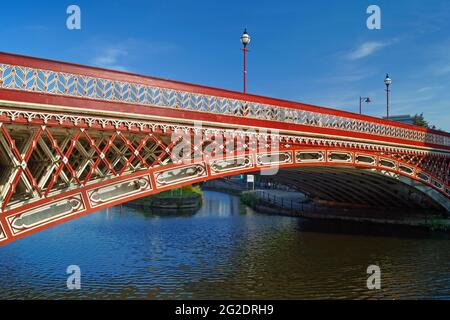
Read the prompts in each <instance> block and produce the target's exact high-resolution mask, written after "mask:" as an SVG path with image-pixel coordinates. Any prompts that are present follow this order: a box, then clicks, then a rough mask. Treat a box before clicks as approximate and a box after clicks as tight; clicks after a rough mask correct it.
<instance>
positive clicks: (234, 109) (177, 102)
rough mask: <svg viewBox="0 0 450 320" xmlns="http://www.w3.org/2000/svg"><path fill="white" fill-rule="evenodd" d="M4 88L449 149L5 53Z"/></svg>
mask: <svg viewBox="0 0 450 320" xmlns="http://www.w3.org/2000/svg"><path fill="white" fill-rule="evenodd" d="M0 89H6V90H14V91H25V92H28V93H38V94H45V95H52V96H60V97H70V98H81V99H89V100H94V101H102V102H112V103H124V104H133V105H140V106H146V107H159V108H168V109H177V110H185V111H193V112H201V113H208V114H215V115H220V116H223V115H225V116H235V117H245V118H249V119H256V120H265V121H276V122H282V123H288V124H294V125H302V126H307V127H311V128H319V129H336V130H342V131H345V132H348V133H352V134H354V135H358V134H366V135H373V136H381V137H386V138H395V139H400V140H406V141H411V142H419V143H422V144H424V145H430V146H432V147H440V148H442V147H443V148H444V149H450V134H449V133H446V132H440V131H433V130H428V129H425V128H420V127H416V126H410V125H406V124H402V123H396V122H393V121H385V120H382V119H378V118H374V117H369V116H361V115H357V114H353V113H349V112H343V111H338V110H334V109H329V108H322V107H316V106H311V105H306V104H301V103H294V102H290V101H284V100H278V99H271V98H266V97H259V96H254V95H247V94H246V95H244V94H241V93H238V92H232V91H227V90H221V89H214V88H209V87H203V86H198V85H192V84H186V83H180V82H176V81H169V80H164V79H156V78H150V77H144V76H137V75H133V74H129V73H124V72H116V71H110V70H104V69H98V68H91V67H84V66H79V65H74V64H67V63H61V62H55V61H50V60H42V59H36V58H29V57H23V56H17V55H11V54H5V53H0ZM194 120H195V119H194Z"/></svg>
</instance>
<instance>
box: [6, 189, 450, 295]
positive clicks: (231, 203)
mask: <svg viewBox="0 0 450 320" xmlns="http://www.w3.org/2000/svg"><path fill="white" fill-rule="evenodd" d="M344 227H345V226H344ZM344 227H343V226H336V225H331V224H324V223H319V225H318V223H317V222H314V223H311V222H308V221H305V220H302V219H297V218H290V217H279V216H267V215H260V214H256V213H253V212H252V211H251V210H249V209H246V208H242V207H240V206H239V200H238V199H237V198H236V197H232V196H229V195H225V194H221V193H214V192H206V193H205V202H204V206H203V207H202V209H201V210H200V211H199V212H198V213H196V214H195V215H185V216H179V215H164V216H156V215H149V214H146V213H145V212H143V211H141V210H139V209H131V208H127V207H122V208H120V207H115V208H112V209H109V210H104V211H100V212H97V213H94V214H91V215H88V216H85V217H82V218H79V219H76V220H74V221H71V222H68V223H66V224H62V225H59V226H57V227H54V228H52V229H49V230H46V231H43V232H41V233H37V234H35V235H32V236H29V237H27V238H24V239H22V240H19V241H17V242H14V243H11V244H9V245H7V246H4V247H0V298H13V299H21V298H33V299H43V298H50V299H54V298H57V299H64V298H89V299H91V298H102V299H105V298H106V299H111V298H114V299H117V298H129V299H142V298H144V299H164V298H194V299H195V298H199V299H227V298H228V299H231V298H244V299H246V298H257V299H258V298H274V299H281V298H287V299H299V298H307V299H316V298H350V299H370V298H384V299H405V298H437V299H450V240H449V238H448V237H445V236H442V237H430V236H429V235H408V236H405V235H402V236H398V235H397V231H392V232H391V233H390V234H386V232H384V233H383V235H380V234H379V232H378V231H375V232H374V231H373V230H361V229H360V228H361V226H357V227H351V228H348V227H345V228H344ZM343 228H344V229H343ZM367 233H369V234H371V235H362V234H367ZM371 264H377V265H379V266H380V267H381V271H382V290H379V291H369V290H368V289H367V287H366V280H367V274H366V268H367V266H369V265H371ZM69 265H78V266H80V268H81V272H82V283H81V285H82V288H81V290H76V291H70V290H68V289H67V287H66V280H67V274H66V268H67V266H69Z"/></svg>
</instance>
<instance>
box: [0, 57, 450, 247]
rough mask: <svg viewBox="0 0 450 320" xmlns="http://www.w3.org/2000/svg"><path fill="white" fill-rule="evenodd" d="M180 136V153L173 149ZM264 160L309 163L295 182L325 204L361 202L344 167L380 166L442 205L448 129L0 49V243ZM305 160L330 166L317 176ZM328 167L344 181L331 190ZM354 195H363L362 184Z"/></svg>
mask: <svg viewBox="0 0 450 320" xmlns="http://www.w3.org/2000/svg"><path fill="white" fill-rule="evenodd" d="M197 122H200V123H201V125H200V126H196V123H197ZM180 133H181V135H180ZM177 135H180V136H182V137H187V139H184V138H180V139H178V138H177ZM174 136H175V139H174ZM197 138H199V139H197ZM238 141H239V143H237V142H238ZM181 143H185V146H187V149H188V152H187V157H186V156H183V157H180V156H179V155H178V151H177V150H178V147H179V146H180V144H181ZM230 145H234V148H230ZM182 149H183V148H182ZM207 149H211V150H212V152H211V154H210V155H209V152H206V150H207ZM199 154H200V157H198V155H199ZM273 166H276V167H278V168H279V169H280V170H282V172H281V173H283V172H285V171H283V170H294V169H293V168H301V169H302V172H303V175H305V173H304V172H305V171H307V170H309V171H310V172H312V173H311V174H310V175H312V176H314V175H316V177H313V178H308V179H303V180H304V181H303V188H304V189H305V192H309V193H311V194H316V195H317V194H319V193H320V195H321V197H324V198H326V197H329V198H330V199H334V200H340V201H353V202H356V201H357V200H358V199H357V198H356V197H355V196H351V195H349V194H352V193H354V192H355V187H354V182H355V181H356V182H358V181H359V180H355V178H354V177H353V178H352V177H349V175H351V174H350V173H348V172H349V171H348V170H350V168H359V169H360V170H362V171H363V172H364V178H365V179H367V180H365V181H366V183H369V182H370V181H372V180H373V181H378V180H379V177H378V176H375V175H372V174H371V172H372V173H373V172H379V173H383V174H385V175H390V176H391V177H394V178H396V179H399V178H401V179H405V181H403V180H402V181H401V182H403V183H406V181H409V182H408V184H410V185H412V187H417V188H420V189H421V190H422V191H423V192H425V193H427V194H429V195H430V196H434V195H439V196H437V197H440V199H441V200H442V203H444V204H446V207H447V208H448V203H449V201H450V200H449V199H450V187H449V176H450V134H449V133H446V132H439V131H433V130H428V129H424V128H418V127H414V126H409V125H405V124H399V123H395V122H392V121H386V120H382V119H377V118H373V117H368V116H362V115H356V114H352V113H348V112H343V111H338V110H333V109H330V108H322V107H317V106H312V105H306V104H301V103H295V102H290V101H284V100H280V99H272V98H268V97H260V96H254V95H247V94H245V95H244V94H241V93H237V92H232V91H227V90H221V89H215V88H209V87H204V86H198V85H192V84H186V83H180V82H175V81H169V80H163V79H156V78H151V77H144V76H139V75H133V74H128V73H122V72H115V71H111V70H103V69H98V68H91V67H85V66H79V65H73V64H67V63H61V62H55V61H50V60H43V59H36V58H29V57H22V56H17V55H9V54H4V53H0V244H5V243H8V242H10V241H13V240H15V239H18V238H21V237H23V236H26V235H28V234H31V233H33V232H37V231H39V230H42V229H45V228H47V227H50V226H52V225H55V224H57V223H61V222H64V221H67V220H70V219H73V218H75V217H78V216H81V215H84V214H87V213H90V212H93V211H97V210H100V209H102V208H106V207H110V206H113V205H117V204H120V203H123V202H125V201H129V200H133V199H135V198H138V197H142V196H146V195H150V194H153V193H157V192H160V191H164V190H167V189H171V188H175V187H179V186H183V185H186V184H191V183H196V182H200V181H205V180H209V179H216V178H219V177H224V176H228V175H233V174H239V173H249V172H257V171H260V170H267V169H269V168H271V167H273ZM290 168H292V169H290ZM311 168H320V170H319V171H320V172H322V173H324V172H325V171H327V170H331V172H330V173H328V176H327V177H328V178H327V177H324V178H320V177H319V176H318V175H317V172H319V171H315V172H314V171H313V170H315V169H311ZM330 168H331V169H330ZM352 170H353V169H352ZM288 172H289V171H288ZM352 172H353V171H352ZM291 174H292V173H291ZM333 174H341V177H342V175H343V176H344V177H346V176H347V177H346V178H347V179H350V180H348V181H347V182H346V179H341V180H335V181H339V182H342V183H340V187H339V188H340V189H339V190H337V189H336V188H334V189H333V185H332V184H331V183H330V182H329V180H330V179H331V180H332V177H333ZM330 177H331V178H330ZM352 179H353V180H352ZM352 181H353V182H352ZM363 182H364V181H363ZM383 183H385V182H383ZM370 185H371V188H372V190H371V191H372V192H373V193H377V194H379V197H381V198H383V195H382V193H381V190H380V187H377V185H376V183H375V182H371V184H370ZM406 189H407V188H406ZM377 190H378V191H377ZM357 191H358V193H359V194H360V196H361V197H364V198H366V200H367V201H369V202H370V201H371V200H370V199H369V196H370V194H369V189H367V190H366V189H364V188H362V189H361V190H357ZM383 199H385V200H386V201H389V200H388V199H387V198H386V197H384V198H383ZM436 199H437V198H436ZM372 202H373V201H372ZM373 204H375V202H373Z"/></svg>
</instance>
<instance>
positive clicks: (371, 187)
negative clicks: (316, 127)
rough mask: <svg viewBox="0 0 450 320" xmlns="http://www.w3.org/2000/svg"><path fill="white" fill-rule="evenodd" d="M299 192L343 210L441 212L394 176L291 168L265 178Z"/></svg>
mask: <svg viewBox="0 0 450 320" xmlns="http://www.w3.org/2000/svg"><path fill="white" fill-rule="evenodd" d="M266 179H269V180H271V181H273V182H279V183H282V184H284V185H288V186H290V187H292V188H294V189H297V190H299V191H301V192H302V193H304V194H306V195H308V196H309V197H310V198H312V199H314V200H316V201H317V202H321V203H323V204H328V205H333V206H345V207H356V208H358V207H361V208H363V207H375V208H390V209H407V210H410V211H411V210H412V211H422V210H427V211H429V210H430V211H435V212H439V211H443V210H444V208H443V207H442V206H441V205H440V204H439V203H438V202H437V201H436V200H433V199H432V198H431V197H429V196H428V195H426V194H425V193H423V192H422V191H419V190H418V189H417V188H415V187H413V186H410V185H408V184H405V183H403V182H401V181H400V180H399V179H397V177H395V175H390V176H387V175H385V174H381V173H380V172H379V171H377V170H373V169H365V168H355V167H332V166H329V167H326V166H324V167H317V166H315V167H291V168H286V169H281V170H280V171H279V172H278V174H277V175H276V176H273V177H267V178H266Z"/></svg>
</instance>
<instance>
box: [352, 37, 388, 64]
mask: <svg viewBox="0 0 450 320" xmlns="http://www.w3.org/2000/svg"><path fill="white" fill-rule="evenodd" d="M385 46H387V43H383V42H376V41H369V42H364V43H363V44H361V45H360V46H359V47H357V48H355V49H354V50H353V51H352V52H350V53H348V54H347V59H349V60H359V59H362V58H365V57H368V56H370V55H372V54H374V53H375V52H377V51H378V50H380V49H382V48H384V47H385Z"/></svg>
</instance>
